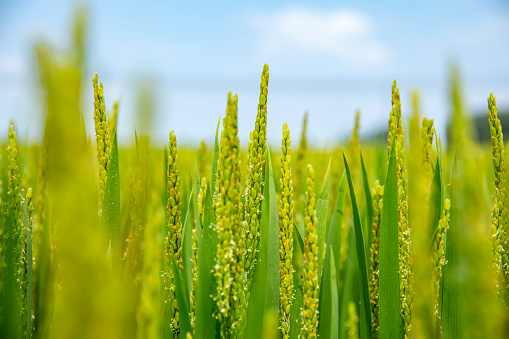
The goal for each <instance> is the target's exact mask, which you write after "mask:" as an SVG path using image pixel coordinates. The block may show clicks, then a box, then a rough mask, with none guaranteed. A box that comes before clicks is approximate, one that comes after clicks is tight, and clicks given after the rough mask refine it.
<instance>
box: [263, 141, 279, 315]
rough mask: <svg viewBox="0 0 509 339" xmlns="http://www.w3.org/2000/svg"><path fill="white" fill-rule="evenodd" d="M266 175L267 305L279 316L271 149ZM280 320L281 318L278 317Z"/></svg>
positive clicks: (277, 242) (274, 195) (276, 221)
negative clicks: (267, 237) (267, 208)
mask: <svg viewBox="0 0 509 339" xmlns="http://www.w3.org/2000/svg"><path fill="white" fill-rule="evenodd" d="M266 152H267V153H266V159H267V163H266V171H265V173H266V175H265V177H266V178H265V179H266V180H265V182H266V183H268V186H269V189H268V193H269V194H268V195H265V194H264V199H265V200H267V202H268V205H269V230H268V233H267V234H268V236H269V239H268V257H265V258H267V262H266V265H267V278H268V280H267V281H268V285H267V287H268V288H267V305H266V310H272V311H273V312H275V313H276V316H278V311H279V219H278V208H277V196H276V187H275V185H274V173H273V170H272V161H271V158H270V151H269V147H268V146H267V151H266ZM277 318H278V319H279V316H278V317H277Z"/></svg>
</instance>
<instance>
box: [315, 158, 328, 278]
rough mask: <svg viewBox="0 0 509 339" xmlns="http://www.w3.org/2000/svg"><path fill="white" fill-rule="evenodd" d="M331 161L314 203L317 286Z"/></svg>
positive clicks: (320, 267)
mask: <svg viewBox="0 0 509 339" xmlns="http://www.w3.org/2000/svg"><path fill="white" fill-rule="evenodd" d="M331 161H332V159H330V160H329V166H328V167H327V172H326V173H325V177H324V178H323V183H322V188H321V189H320V195H319V196H318V201H317V203H316V219H317V224H316V233H317V238H318V284H320V280H321V278H322V267H323V258H324V256H323V247H324V245H325V229H326V227H327V216H328V215H329V191H330V189H329V188H330V165H331Z"/></svg>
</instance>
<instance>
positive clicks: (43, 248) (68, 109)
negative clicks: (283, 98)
mask: <svg viewBox="0 0 509 339" xmlns="http://www.w3.org/2000/svg"><path fill="white" fill-rule="evenodd" d="M84 29H85V28H84V23H83V21H80V20H78V21H76V24H75V26H74V31H73V34H72V36H73V41H72V44H71V45H72V47H71V48H70V49H69V50H68V51H65V52H61V51H60V52H57V50H55V49H53V48H52V47H51V46H48V45H38V46H37V47H36V48H35V59H36V60H37V70H38V74H37V75H38V79H39V83H38V86H39V87H40V90H41V92H42V93H43V99H44V100H43V102H44V107H43V111H44V117H43V120H44V121H45V124H44V126H40V128H41V130H43V131H44V133H43V135H44V137H43V141H42V143H41V144H38V145H27V144H26V143H24V142H23V140H20V139H19V138H17V135H16V132H17V131H19V130H20V129H23V126H13V125H12V124H11V126H10V129H9V130H8V131H3V133H4V135H5V137H7V138H6V139H4V140H7V142H6V143H4V144H2V145H1V146H2V147H1V152H0V155H1V158H0V183H1V184H0V211H1V213H0V337H2V338H186V339H188V338H317V337H318V338H507V337H509V254H508V253H509V252H508V251H509V234H508V232H509V216H508V211H509V197H508V196H507V192H508V180H509V177H508V171H507V165H506V162H507V156H506V153H505V148H504V140H503V133H502V126H501V124H500V120H499V119H498V116H497V103H496V97H495V95H494V94H493V93H486V97H487V105H486V112H487V114H486V124H487V125H489V127H490V131H491V144H482V143H479V142H478V141H477V140H476V138H475V135H474V134H473V131H472V126H471V120H470V118H469V116H468V115H467V114H466V112H465V107H464V103H463V98H462V90H461V82H460V81H459V80H458V77H457V76H455V73H452V74H453V76H451V83H450V91H451V92H450V95H451V106H452V114H451V117H450V120H451V132H450V135H449V138H448V139H447V144H446V143H445V142H444V140H445V138H446V137H445V136H440V135H438V134H437V133H436V132H435V127H434V122H433V116H432V115H425V114H422V113H421V111H420V105H419V97H418V93H415V94H414V100H413V101H412V103H413V104H412V107H410V108H406V109H407V110H409V111H411V116H410V119H408V120H406V119H402V115H401V110H402V108H401V101H400V94H399V88H398V84H397V82H396V80H394V82H393V83H392V84H390V83H389V84H387V100H388V101H389V100H391V103H392V109H391V110H390V112H387V120H388V134H387V139H386V141H384V142H376V141H370V142H364V141H362V140H360V139H359V128H361V126H359V113H357V119H356V123H355V125H354V126H352V133H351V137H350V140H349V141H348V142H347V143H345V144H338V145H334V147H329V148H327V149H318V148H314V147H313V145H312V144H309V143H308V141H307V139H306V137H307V120H308V119H313V116H312V113H311V114H310V115H307V114H306V115H304V116H303V123H302V129H301V130H292V131H290V130H289V129H288V126H287V125H286V124H285V125H283V126H279V127H278V128H280V130H281V139H280V140H267V136H266V131H267V125H268V124H271V114H272V113H271V111H270V81H269V78H270V76H269V74H270V72H269V67H268V66H267V65H264V66H263V67H262V72H261V78H260V96H259V104H258V107H253V108H252V112H242V113H241V114H253V115H256V122H255V125H254V126H253V129H252V131H251V133H250V142H249V144H248V146H247V147H244V146H243V145H241V144H240V143H239V137H238V124H237V122H238V114H240V113H238V111H237V102H238V97H237V95H236V94H234V93H225V99H226V100H225V104H226V105H225V112H224V115H223V117H222V118H221V119H220V120H219V121H218V124H217V126H210V129H211V130H215V131H216V138H215V143H214V144H206V143H205V142H204V141H202V143H201V145H200V147H199V148H192V147H189V146H186V145H181V144H180V143H179V142H178V140H177V138H176V135H178V131H168V134H169V137H168V147H165V148H164V149H160V148H157V147H153V146H151V144H150V139H149V137H148V136H146V135H141V134H140V135H138V133H137V132H136V130H135V140H134V142H133V146H132V147H129V146H124V145H122V144H118V143H117V119H118V115H121V114H122V112H121V110H120V109H119V104H118V102H115V104H114V105H113V107H106V105H105V98H104V86H107V84H104V85H103V83H102V82H101V81H100V79H101V74H95V75H94V76H93V77H92V76H88V73H86V72H85V71H84V70H85V63H84V60H85V59H86V55H85V47H84V42H83V34H84V33H83V31H84ZM85 87H90V88H92V87H93V90H94V96H93V97H90V98H83V97H82V93H83V91H82V89H83V88H85ZM110 99H114V98H110ZM84 100H86V101H90V102H93V103H94V121H93V122H91V121H87V122H86V123H87V124H89V123H93V124H94V126H95V133H94V134H93V135H87V133H86V129H85V121H84V114H83V110H82V107H81V103H82V102H83V101H84Z"/></svg>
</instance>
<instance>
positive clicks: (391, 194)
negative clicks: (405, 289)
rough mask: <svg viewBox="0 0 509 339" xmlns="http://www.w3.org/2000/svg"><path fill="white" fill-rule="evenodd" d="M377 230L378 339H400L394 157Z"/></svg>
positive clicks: (390, 162)
mask: <svg viewBox="0 0 509 339" xmlns="http://www.w3.org/2000/svg"><path fill="white" fill-rule="evenodd" d="M382 201H383V207H382V225H381V227H380V274H379V286H380V287H379V291H380V292H379V293H380V295H379V300H380V313H379V314H380V338H381V339H385V338H401V317H397V316H395V315H397V314H400V294H399V273H398V270H399V253H398V248H399V245H398V188H397V177H396V156H395V154H394V150H393V151H392V153H391V156H390V158H389V166H388V169H387V179H386V183H385V189H384V195H383V200H382Z"/></svg>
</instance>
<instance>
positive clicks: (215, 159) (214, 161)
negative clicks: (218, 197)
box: [212, 117, 221, 193]
mask: <svg viewBox="0 0 509 339" xmlns="http://www.w3.org/2000/svg"><path fill="white" fill-rule="evenodd" d="M220 124H221V117H219V120H218V121H217V127H216V140H215V141H214V154H213V156H212V193H214V191H215V190H216V179H217V163H218V161H219V125H220Z"/></svg>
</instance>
